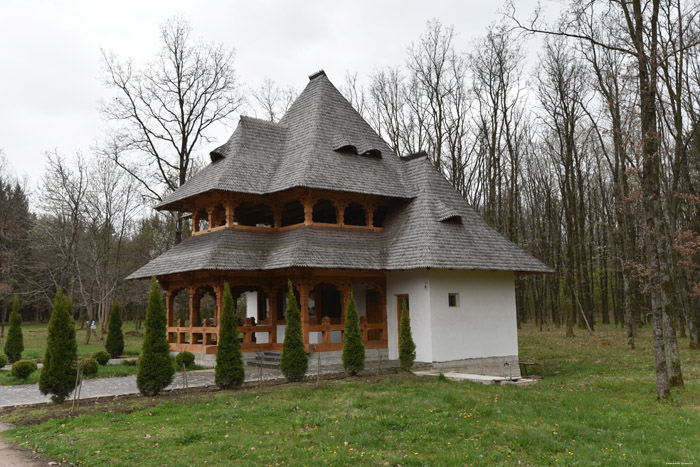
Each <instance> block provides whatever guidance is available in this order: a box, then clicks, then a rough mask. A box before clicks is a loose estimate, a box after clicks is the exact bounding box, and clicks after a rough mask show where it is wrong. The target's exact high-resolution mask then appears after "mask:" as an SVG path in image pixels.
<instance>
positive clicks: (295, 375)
mask: <svg viewBox="0 0 700 467" xmlns="http://www.w3.org/2000/svg"><path fill="white" fill-rule="evenodd" d="M288 283H289V300H288V301H287V311H286V318H287V328H286V329H285V330H284V344H283V345H282V361H281V363H280V370H281V371H282V374H283V375H284V377H285V378H287V381H301V380H303V379H304V375H306V370H307V369H308V367H309V356H308V355H306V351H305V350H304V337H303V336H302V332H301V312H300V311H299V305H297V298H296V296H295V295H294V287H293V286H292V281H288Z"/></svg>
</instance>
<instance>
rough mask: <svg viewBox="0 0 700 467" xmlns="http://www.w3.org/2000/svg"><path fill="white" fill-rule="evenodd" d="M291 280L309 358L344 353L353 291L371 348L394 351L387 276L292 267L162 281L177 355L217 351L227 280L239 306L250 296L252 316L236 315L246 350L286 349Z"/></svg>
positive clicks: (247, 303) (247, 302) (161, 278)
mask: <svg viewBox="0 0 700 467" xmlns="http://www.w3.org/2000/svg"><path fill="white" fill-rule="evenodd" d="M288 280H291V281H292V284H293V287H294V293H295V295H296V298H297V301H298V303H299V308H300V311H301V325H302V333H303V338H304V345H305V349H306V351H307V352H327V351H338V350H342V348H343V337H342V336H343V330H344V326H345V312H346V308H347V302H348V297H349V294H350V292H351V291H352V292H353V295H354V298H355V302H356V305H357V308H358V313H359V315H360V323H359V324H360V330H361V331H362V336H363V341H364V344H365V347H366V348H372V349H386V348H387V347H388V336H387V313H386V275H385V273H384V272H383V271H371V270H367V271H360V270H341V269H308V268H293V269H284V270H276V271H197V272H192V273H180V274H172V275H167V276H159V277H158V282H159V283H160V285H161V287H162V288H163V289H164V290H165V291H166V310H167V335H168V341H169V342H170V350H171V351H176V352H178V351H184V350H187V351H189V352H193V353H203V354H215V353H216V348H217V343H218V339H219V320H220V316H221V307H222V295H223V289H224V282H228V284H229V287H230V289H231V294H232V295H233V298H234V301H236V302H238V303H239V305H240V304H241V303H242V302H243V300H239V299H240V298H242V297H245V308H246V312H245V314H243V313H242V310H237V311H238V312H239V315H238V316H239V326H238V331H239V333H240V334H241V336H242V337H241V341H242V342H241V343H242V351H243V352H261V351H281V350H282V345H283V342H284V331H285V328H286V320H285V312H286V307H287V303H288V285H287V281H288ZM177 304H179V307H178V306H176V305H177ZM239 308H240V306H239Z"/></svg>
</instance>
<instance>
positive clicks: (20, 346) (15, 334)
mask: <svg viewBox="0 0 700 467" xmlns="http://www.w3.org/2000/svg"><path fill="white" fill-rule="evenodd" d="M4 350H5V355H7V358H8V359H9V361H10V363H14V362H17V361H19V360H21V359H22V352H23V351H24V337H23V336H22V315H21V314H20V312H19V296H18V295H17V294H15V299H14V300H13V302H12V313H10V327H9V329H8V330H7V340H6V341H5V349H4Z"/></svg>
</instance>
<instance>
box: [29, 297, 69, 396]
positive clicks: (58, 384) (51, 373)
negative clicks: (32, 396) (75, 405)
mask: <svg viewBox="0 0 700 467" xmlns="http://www.w3.org/2000/svg"><path fill="white" fill-rule="evenodd" d="M77 359H78V344H77V342H76V341H75V328H74V326H73V307H72V305H71V302H70V299H69V298H68V297H66V296H65V295H64V294H63V291H62V290H61V289H60V288H59V289H58V292H57V293H56V298H54V301H53V311H52V313H51V319H50V320H49V331H48V336H47V338H46V353H45V354H44V359H43V360H42V362H43V364H44V366H43V367H42V368H41V374H40V375H39V390H40V391H41V393H42V394H44V395H47V394H51V400H53V401H54V402H56V403H57V404H62V403H63V402H64V401H65V400H66V398H67V397H68V396H69V395H70V393H71V392H73V389H75V376H76V372H77V370H76V361H77Z"/></svg>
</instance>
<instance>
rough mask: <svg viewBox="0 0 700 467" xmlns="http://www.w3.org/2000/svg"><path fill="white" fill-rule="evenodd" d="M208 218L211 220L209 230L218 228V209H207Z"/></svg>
mask: <svg viewBox="0 0 700 467" xmlns="http://www.w3.org/2000/svg"><path fill="white" fill-rule="evenodd" d="M207 216H208V219H209V230H211V229H213V228H214V227H215V226H216V208H213V207H210V208H207Z"/></svg>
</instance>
